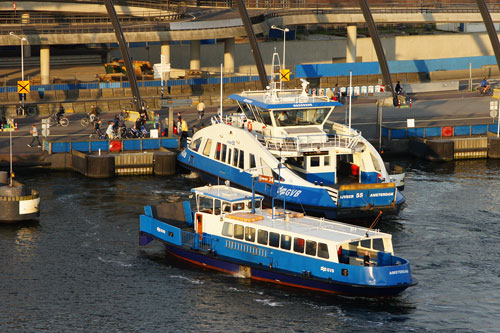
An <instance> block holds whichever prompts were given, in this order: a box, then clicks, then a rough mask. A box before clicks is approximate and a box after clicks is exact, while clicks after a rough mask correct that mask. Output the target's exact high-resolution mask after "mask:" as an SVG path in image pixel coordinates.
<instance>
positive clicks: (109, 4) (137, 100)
mask: <svg viewBox="0 0 500 333" xmlns="http://www.w3.org/2000/svg"><path fill="white" fill-rule="evenodd" d="M104 4H105V5H106V9H107V11H108V16H109V18H110V20H111V23H112V24H113V28H114V30H115V35H116V39H117V40H118V45H119V46H120V51H121V53H122V57H123V61H124V62H125V68H126V69H127V77H128V81H129V82H130V89H131V90H132V96H133V102H134V106H135V110H136V111H137V112H139V113H140V112H141V109H142V100H141V94H140V93H139V87H138V86H137V79H136V77H135V72H134V66H132V61H131V60H130V55H129V53H128V48H127V43H126V42H125V37H124V36H123V30H122V27H121V25H120V21H118V15H116V10H115V6H114V5H113V0H104Z"/></svg>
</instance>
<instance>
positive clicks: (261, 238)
mask: <svg viewBox="0 0 500 333" xmlns="http://www.w3.org/2000/svg"><path fill="white" fill-rule="evenodd" d="M268 235H269V233H268V232H267V231H266V230H259V231H258V232H257V242H259V244H262V245H267V237H268Z"/></svg>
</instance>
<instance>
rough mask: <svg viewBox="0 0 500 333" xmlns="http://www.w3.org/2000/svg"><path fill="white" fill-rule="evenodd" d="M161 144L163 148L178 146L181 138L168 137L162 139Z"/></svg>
mask: <svg viewBox="0 0 500 333" xmlns="http://www.w3.org/2000/svg"><path fill="white" fill-rule="evenodd" d="M160 140H161V146H162V147H163V148H173V149H175V148H177V147H179V139H178V138H168V139H160Z"/></svg>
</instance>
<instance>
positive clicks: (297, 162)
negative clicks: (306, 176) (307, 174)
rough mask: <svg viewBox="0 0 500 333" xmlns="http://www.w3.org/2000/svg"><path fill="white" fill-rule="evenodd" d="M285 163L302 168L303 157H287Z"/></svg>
mask: <svg viewBox="0 0 500 333" xmlns="http://www.w3.org/2000/svg"><path fill="white" fill-rule="evenodd" d="M286 163H288V164H290V165H293V166H296V167H300V168H302V167H303V166H304V158H303V157H289V158H287V159H286Z"/></svg>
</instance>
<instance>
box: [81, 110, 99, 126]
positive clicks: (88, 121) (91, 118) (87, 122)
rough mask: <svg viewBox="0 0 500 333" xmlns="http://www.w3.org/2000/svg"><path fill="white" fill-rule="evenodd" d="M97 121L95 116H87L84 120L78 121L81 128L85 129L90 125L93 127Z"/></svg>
mask: <svg viewBox="0 0 500 333" xmlns="http://www.w3.org/2000/svg"><path fill="white" fill-rule="evenodd" d="M96 120H97V116H96V115H95V114H92V113H91V114H87V115H86V116H85V117H84V118H82V119H80V125H82V126H83V127H87V126H89V125H90V124H92V125H94V122H95V121H96Z"/></svg>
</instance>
